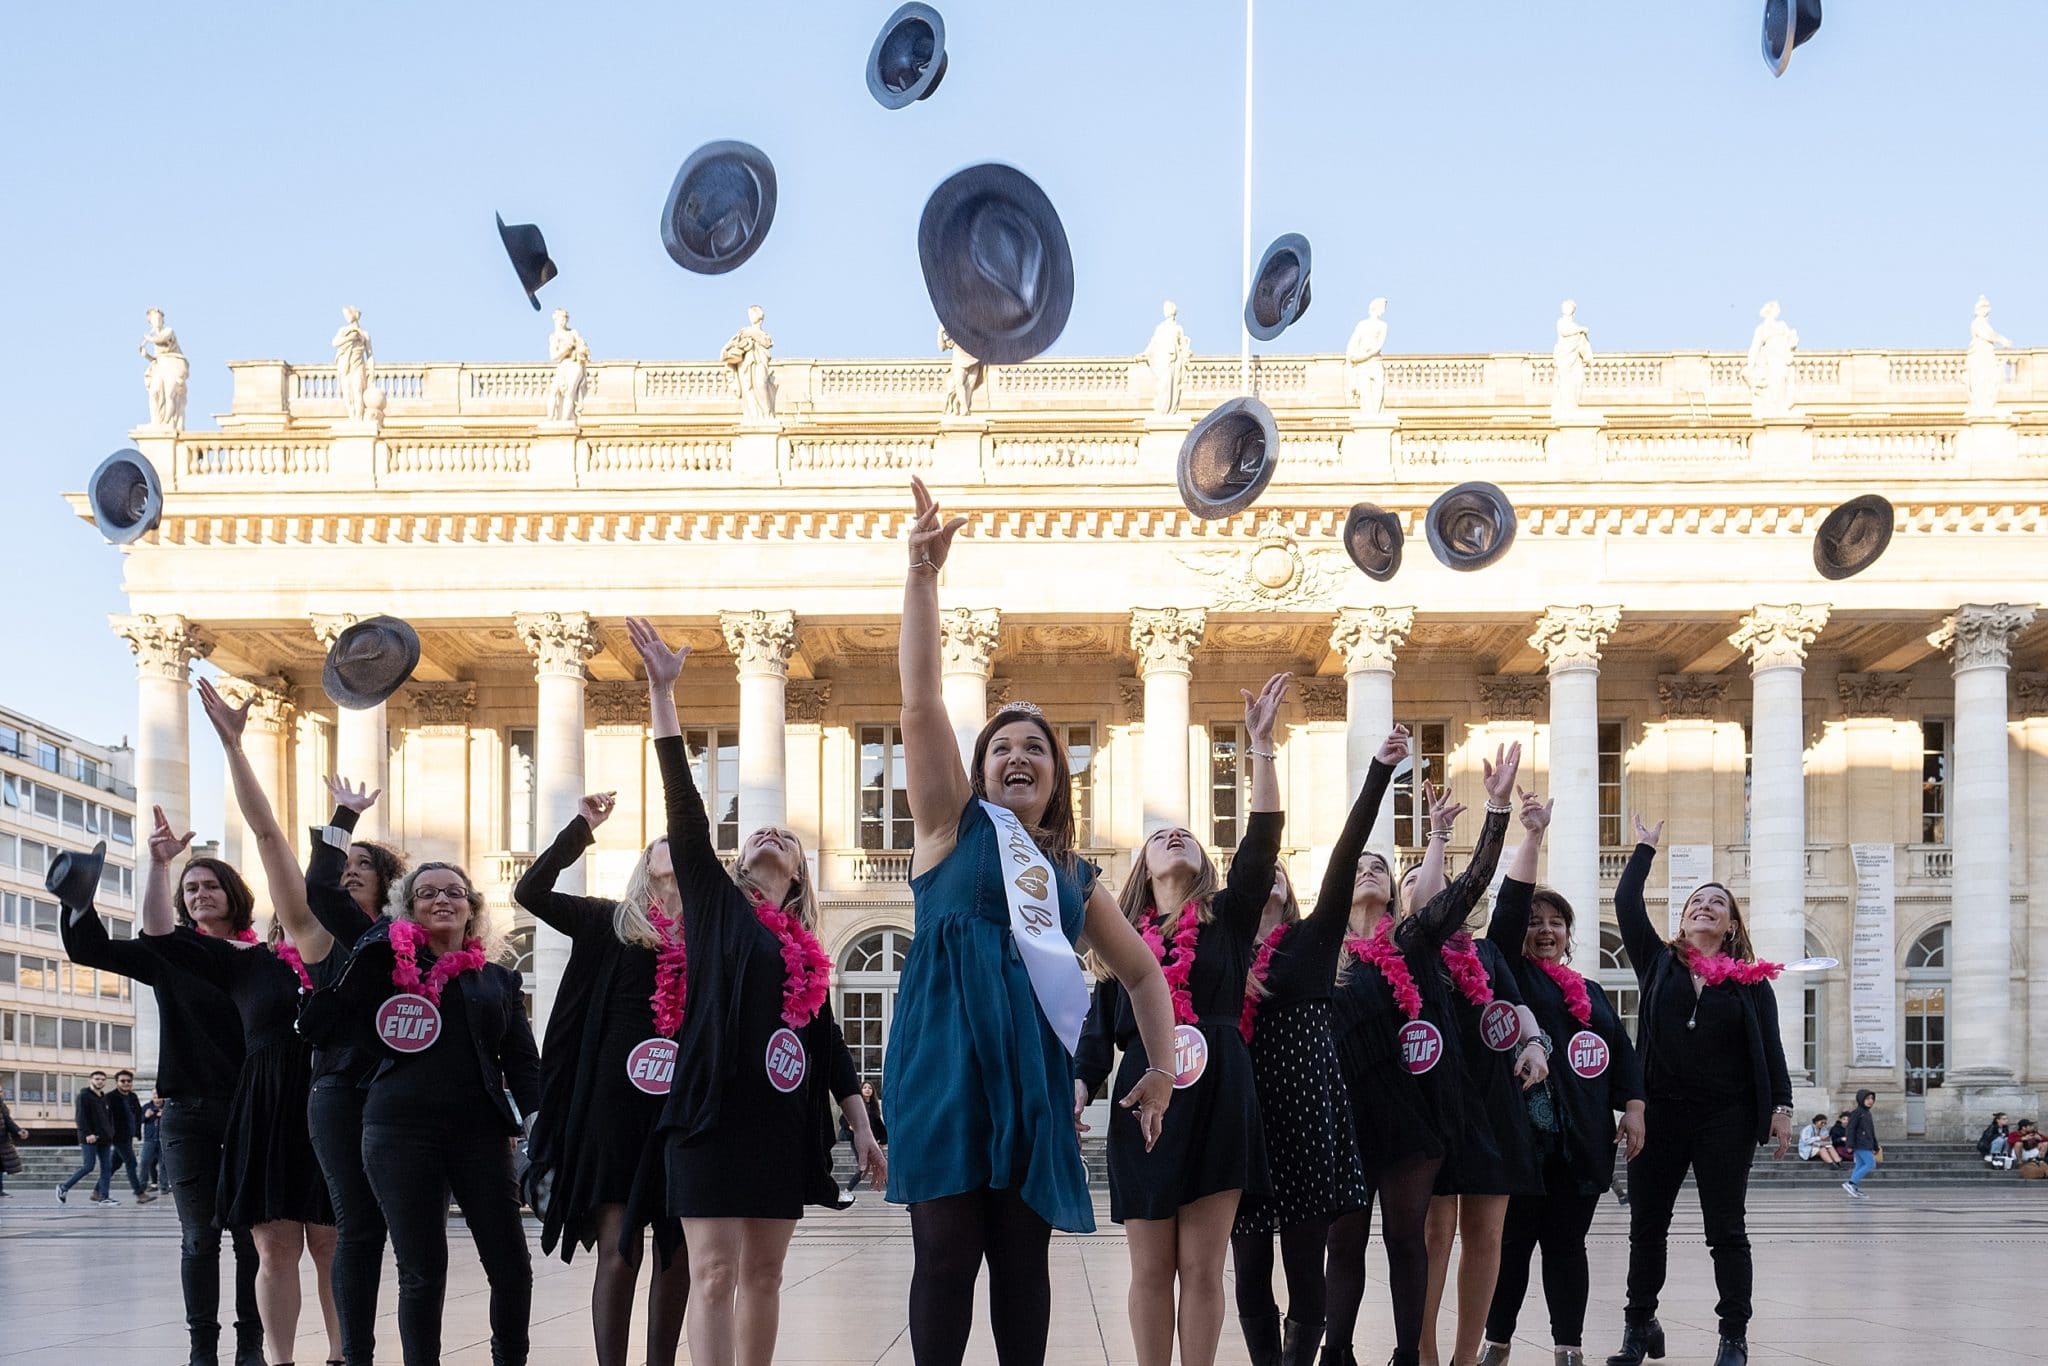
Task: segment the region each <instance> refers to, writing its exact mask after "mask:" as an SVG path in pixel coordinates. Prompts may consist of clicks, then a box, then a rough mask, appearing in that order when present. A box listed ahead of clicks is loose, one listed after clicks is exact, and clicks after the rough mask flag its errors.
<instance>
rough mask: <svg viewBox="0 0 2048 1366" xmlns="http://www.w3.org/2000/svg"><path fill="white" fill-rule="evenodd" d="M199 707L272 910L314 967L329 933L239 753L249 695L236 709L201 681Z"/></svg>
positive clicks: (252, 772) (330, 946) (265, 796)
mask: <svg viewBox="0 0 2048 1366" xmlns="http://www.w3.org/2000/svg"><path fill="white" fill-rule="evenodd" d="M198 690H199V705H200V707H201V708H202V709H203V710H204V711H205V712H206V719H207V720H208V721H211V722H212V723H213V731H214V734H216V735H218V736H219V737H220V747H221V753H222V754H223V755H225V756H226V758H227V767H228V780H229V782H230V783H232V784H233V786H234V789H235V805H236V806H237V807H238V808H239V809H240V810H241V813H242V822H243V824H245V825H247V826H248V827H249V831H250V833H251V834H253V835H255V837H256V855H257V858H258V860H259V861H260V862H261V863H262V865H263V885H264V888H265V890H267V891H268V892H269V893H270V909H271V911H272V912H273V913H274V914H275V915H276V916H277V918H278V920H279V921H280V922H282V923H283V925H284V932H285V933H286V934H288V935H290V936H291V941H292V945H293V947H295V948H297V949H298V951H299V954H300V956H301V957H302V958H304V959H305V960H306V961H307V962H309V963H317V962H319V961H320V960H321V959H323V958H325V957H326V956H327V955H328V953H329V952H330V951H331V950H332V949H333V948H334V939H333V936H331V935H329V934H328V933H327V931H326V929H325V928H323V927H322V926H321V924H320V922H319V921H318V920H315V919H314V918H313V912H312V908H311V906H310V905H309V903H308V898H307V894H306V875H305V874H304V873H302V872H301V871H300V870H299V860H298V856H297V853H296V852H295V851H294V850H293V848H292V843H291V841H290V840H288V839H286V838H285V834H284V830H283V828H282V827H281V826H279V825H278V823H277V812H276V811H274V810H273V809H272V808H271V805H270V795H269V794H268V793H266V792H265V791H264V790H263V784H262V783H260V782H258V781H257V780H256V770H255V769H254V768H253V767H252V766H251V765H250V763H249V756H248V755H247V754H245V753H243V752H242V732H243V731H244V730H245V729H247V727H248V725H249V708H250V707H251V706H252V705H253V704H254V702H255V699H254V698H253V697H251V698H250V699H248V700H247V701H245V702H243V703H242V705H241V706H239V707H231V706H229V705H228V701H227V699H226V698H224V697H222V696H221V695H220V693H219V691H218V690H217V689H215V687H214V686H213V681H212V680H211V679H206V678H202V679H200V680H199V689H198Z"/></svg>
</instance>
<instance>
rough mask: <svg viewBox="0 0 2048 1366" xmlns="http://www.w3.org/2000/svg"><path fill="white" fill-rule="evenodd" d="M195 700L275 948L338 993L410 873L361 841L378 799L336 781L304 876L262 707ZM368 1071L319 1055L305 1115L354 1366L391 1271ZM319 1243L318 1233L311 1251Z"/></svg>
mask: <svg viewBox="0 0 2048 1366" xmlns="http://www.w3.org/2000/svg"><path fill="white" fill-rule="evenodd" d="M198 692H199V701H200V705H201V706H202V707H203V708H204V709H205V712H206V718H207V720H208V721H210V722H212V723H213V729H214V732H215V734H217V735H219V736H220V743H221V751H222V753H223V755H224V756H225V758H226V760H227V771H228V778H229V781H230V782H231V783H232V784H233V787H234V792H235V804H236V806H237V807H238V808H239V809H240V810H241V813H242V822H243V824H245V825H247V826H248V827H249V832H250V834H251V835H252V836H253V837H254V839H255V845H256V854H257V858H258V860H259V862H260V863H261V864H262V867H263V878H264V884H265V889H266V890H267V891H268V892H269V894H270V906H271V911H272V913H273V914H274V916H275V917H276V920H275V923H274V924H273V925H272V927H271V933H272V935H273V937H274V936H275V935H276V933H277V930H278V928H279V927H282V928H283V931H284V934H285V937H286V939H287V940H288V941H289V943H290V945H291V948H292V949H293V951H295V952H296V953H297V954H298V955H299V963H300V966H302V967H303V968H304V969H305V978H304V980H305V982H306V983H308V984H310V987H311V989H313V990H318V989H319V988H321V987H325V986H331V985H333V984H334V982H335V981H336V980H337V979H338V978H339V977H340V975H341V969H342V967H343V965H344V964H346V963H347V962H348V955H349V949H350V948H351V947H352V946H353V945H354V944H355V942H356V940H358V939H360V938H361V937H362V935H363V933H364V931H366V930H368V929H369V928H370V923H371V922H372V921H373V920H375V919H376V917H377V916H378V914H379V913H381V912H382V910H383V908H384V902H385V899H386V897H388V896H389V895H390V891H391V884H392V883H393V882H394V881H396V880H397V879H398V878H399V877H401V876H403V875H404V872H405V863H404V860H403V859H401V858H400V857H399V856H398V855H397V853H395V852H394V851H393V850H391V849H390V848H388V847H386V846H385V845H382V844H377V843H374V842H372V841H369V840H357V839H353V838H352V832H353V831H354V830H355V826H356V821H357V820H358V818H360V816H361V815H362V813H363V812H364V811H366V810H368V809H369V808H370V806H371V805H373V804H374V803H375V802H376V800H377V797H378V796H379V795H380V794H378V793H375V792H371V791H369V790H368V788H367V787H362V788H357V787H351V786H350V785H349V784H348V783H347V782H345V781H338V780H336V779H333V778H329V779H328V782H327V789H328V792H329V793H330V794H331V795H332V796H333V797H334V802H335V809H334V815H333V817H332V819H330V820H329V822H328V824H327V825H326V826H325V827H324V828H321V829H318V830H315V831H314V832H313V856H312V859H311V861H310V862H309V863H308V864H307V866H306V869H305V871H304V872H303V873H301V872H300V870H299V864H298V853H297V851H296V850H295V849H294V847H293V845H292V842H291V841H290V840H289V839H287V838H286V837H285V833H284V829H283V827H282V826H280V825H279V824H278V820H277V814H276V812H275V810H274V809H273V808H272V806H271V804H270V796H269V794H268V793H266V792H265V791H264V790H263V784H262V782H261V781H260V780H258V778H257V776H256V770H255V768H254V767H253V766H252V765H251V764H250V762H249V758H248V755H247V754H246V753H244V752H243V749H242V735H243V733H244V732H245V731H246V730H247V729H248V724H249V709H250V707H251V705H252V704H253V702H254V697H253V695H252V696H251V697H249V698H245V699H244V700H243V701H242V703H241V705H239V706H233V705H230V704H229V703H228V701H227V699H225V698H224V697H222V696H221V694H220V692H219V691H218V690H217V689H216V688H215V687H214V686H213V684H212V683H211V682H210V681H208V680H206V679H201V680H200V681H199V685H198ZM366 1061H367V1060H366V1059H365V1058H364V1057H362V1056H361V1055H359V1053H358V1052H357V1051H356V1050H353V1049H348V1048H340V1049H313V1050H311V1060H310V1077H311V1083H310V1091H309V1093H308V1096H307V1100H306V1105H305V1119H306V1129H307V1134H308V1137H309V1138H310V1140H311V1143H312V1147H313V1154H314V1156H315V1157H316V1158H317V1159H318V1160H319V1171H320V1173H321V1175H322V1177H323V1178H324V1180H325V1183H326V1186H327V1196H328V1204H329V1206H330V1208H331V1209H332V1211H333V1223H334V1233H333V1239H334V1247H333V1252H332V1254H331V1256H330V1258H329V1265H330V1270H329V1274H328V1276H327V1277H326V1278H324V1279H323V1280H322V1282H321V1286H320V1290H321V1300H322V1305H323V1307H324V1306H325V1305H326V1302H327V1297H328V1292H329V1284H330V1282H331V1285H332V1295H333V1305H332V1314H331V1318H332V1319H333V1320H336V1321H338V1322H339V1323H340V1334H341V1360H342V1361H343V1362H344V1363H347V1366H369V1362H370V1361H371V1360H372V1357H373V1354H374V1352H375V1350H376V1325H377V1286H378V1282H379V1281H380V1280H381V1279H382V1275H383V1269H384V1215H383V1213H382V1212H381V1211H380V1210H379V1209H378V1208H377V1200H376V1197H375V1196H374V1195H373V1194H372V1193H371V1191H370V1181H369V1178H368V1177H367V1176H365V1175H364V1174H363V1091H362V1088H361V1083H362V1082H363V1080H364V1079H365V1077H367V1076H368V1068H367V1066H366V1065H365V1063H366ZM321 1236H323V1235H319V1234H314V1233H312V1232H311V1231H310V1230H309V1239H311V1238H317V1237H321ZM294 1284H296V1273H294Z"/></svg>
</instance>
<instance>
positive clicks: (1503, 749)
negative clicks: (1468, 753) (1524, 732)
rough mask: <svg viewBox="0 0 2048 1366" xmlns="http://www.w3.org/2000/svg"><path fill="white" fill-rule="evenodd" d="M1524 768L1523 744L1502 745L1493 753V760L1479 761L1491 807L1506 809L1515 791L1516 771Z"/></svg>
mask: <svg viewBox="0 0 2048 1366" xmlns="http://www.w3.org/2000/svg"><path fill="white" fill-rule="evenodd" d="M1521 766H1522V742H1521V741H1520V740H1517V741H1515V742H1514V743H1513V744H1511V745H1502V746H1500V747H1499V748H1497V749H1496V750H1494V753H1493V759H1492V761H1491V762H1488V761H1487V760H1486V759H1483V758H1482V759H1481V760H1480V761H1479V768H1480V772H1481V775H1482V776H1483V777H1484V778H1485V780H1486V796H1487V801H1488V804H1489V805H1492V806H1494V807H1505V806H1506V805H1507V804H1508V796H1509V794H1511V793H1512V792H1513V791H1514V790H1515V771H1516V770H1517V769H1519V768H1521Z"/></svg>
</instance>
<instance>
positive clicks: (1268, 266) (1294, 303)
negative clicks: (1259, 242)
mask: <svg viewBox="0 0 2048 1366" xmlns="http://www.w3.org/2000/svg"><path fill="white" fill-rule="evenodd" d="M1308 265H1309V251H1308V239H1307V238H1306V237H1303V236H1302V235H1301V234H1300V233H1298V232H1290V233H1288V234H1286V235H1285V236H1283V237H1276V238H1274V239H1273V245H1271V246H1270V247H1267V248H1266V254H1265V255H1264V256H1261V257H1260V258H1259V268H1258V269H1257V270H1256V271H1253V272H1252V292H1251V294H1250V296H1249V297H1247V298H1246V299H1245V301H1244V325H1245V328H1246V329H1247V330H1248V331H1250V333H1251V334H1252V335H1253V336H1254V337H1257V338H1258V339H1259V340H1260V341H1271V340H1273V338H1275V337H1277V336H1279V335H1280V334H1281V333H1282V332H1285V331H1286V330H1287V329H1288V327H1289V325H1290V324H1292V323H1293V322H1294V321H1295V320H1296V319H1297V318H1299V317H1300V316H1301V315H1302V314H1304V313H1306V312H1308Z"/></svg>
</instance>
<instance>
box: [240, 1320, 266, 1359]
mask: <svg viewBox="0 0 2048 1366" xmlns="http://www.w3.org/2000/svg"><path fill="white" fill-rule="evenodd" d="M235 1366H265V1362H264V1359H263V1330H262V1329H261V1328H258V1329H257V1330H256V1331H255V1332H253V1333H244V1332H243V1331H242V1328H241V1325H240V1324H237V1325H235Z"/></svg>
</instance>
